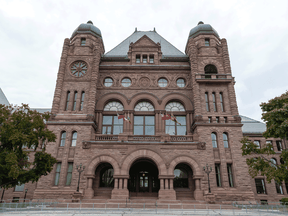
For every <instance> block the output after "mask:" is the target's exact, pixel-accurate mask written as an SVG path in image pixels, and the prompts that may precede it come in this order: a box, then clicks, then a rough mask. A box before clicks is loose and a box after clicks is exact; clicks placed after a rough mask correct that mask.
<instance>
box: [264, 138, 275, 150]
mask: <svg viewBox="0 0 288 216" xmlns="http://www.w3.org/2000/svg"><path fill="white" fill-rule="evenodd" d="M269 144H270V145H271V150H272V151H274V148H273V143H272V141H271V140H266V145H269Z"/></svg>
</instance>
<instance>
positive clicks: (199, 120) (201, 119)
mask: <svg viewBox="0 0 288 216" xmlns="http://www.w3.org/2000/svg"><path fill="white" fill-rule="evenodd" d="M202 121H203V116H202V115H196V116H195V118H194V122H202Z"/></svg>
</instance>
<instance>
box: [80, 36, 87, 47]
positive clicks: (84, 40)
mask: <svg viewBox="0 0 288 216" xmlns="http://www.w3.org/2000/svg"><path fill="white" fill-rule="evenodd" d="M85 44H86V38H81V46H85Z"/></svg>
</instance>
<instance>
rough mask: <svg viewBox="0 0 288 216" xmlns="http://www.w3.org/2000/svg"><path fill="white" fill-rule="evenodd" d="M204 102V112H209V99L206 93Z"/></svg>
mask: <svg viewBox="0 0 288 216" xmlns="http://www.w3.org/2000/svg"><path fill="white" fill-rule="evenodd" d="M205 102H206V111H207V112H209V111H210V110H209V98H208V92H205Z"/></svg>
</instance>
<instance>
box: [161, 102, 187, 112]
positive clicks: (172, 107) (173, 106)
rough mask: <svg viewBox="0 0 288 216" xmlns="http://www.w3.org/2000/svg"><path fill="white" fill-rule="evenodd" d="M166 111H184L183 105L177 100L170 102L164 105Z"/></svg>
mask: <svg viewBox="0 0 288 216" xmlns="http://www.w3.org/2000/svg"><path fill="white" fill-rule="evenodd" d="M165 110H166V111H185V108H184V106H183V105H182V104H181V103H179V102H170V103H168V104H167V105H166V107H165Z"/></svg>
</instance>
